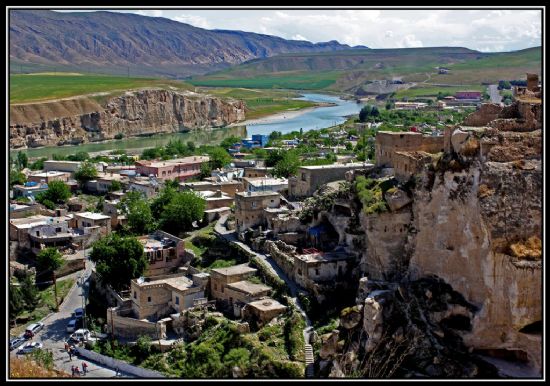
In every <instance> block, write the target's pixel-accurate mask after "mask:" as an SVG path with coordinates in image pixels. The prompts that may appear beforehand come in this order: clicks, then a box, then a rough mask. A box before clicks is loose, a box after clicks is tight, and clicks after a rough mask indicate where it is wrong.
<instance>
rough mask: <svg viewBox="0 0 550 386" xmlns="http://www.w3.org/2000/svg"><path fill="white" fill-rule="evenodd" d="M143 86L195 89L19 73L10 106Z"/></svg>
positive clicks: (171, 84) (159, 81)
mask: <svg viewBox="0 0 550 386" xmlns="http://www.w3.org/2000/svg"><path fill="white" fill-rule="evenodd" d="M143 87H159V88H168V87H174V88H176V89H179V90H183V89H192V87H191V86H189V85H188V84H186V83H184V82H180V81H175V80H167V79H153V78H127V77H121V76H107V75H77V74H74V73H72V74H62V73H58V74H49V73H42V74H17V75H10V103H24V102H35V101H44V100H49V99H57V98H68V97H73V96H77V95H85V94H91V93H103V92H106V93H114V92H119V91H126V90H129V89H134V88H143Z"/></svg>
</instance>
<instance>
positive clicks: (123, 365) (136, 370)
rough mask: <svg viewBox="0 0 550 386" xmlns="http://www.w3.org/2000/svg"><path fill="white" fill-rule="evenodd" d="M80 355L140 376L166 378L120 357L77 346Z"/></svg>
mask: <svg viewBox="0 0 550 386" xmlns="http://www.w3.org/2000/svg"><path fill="white" fill-rule="evenodd" d="M77 351H78V355H79V356H82V357H84V358H86V359H88V360H90V361H94V362H97V363H101V364H102V365H105V366H107V367H109V368H111V369H116V368H118V369H119V371H121V372H123V373H127V374H132V375H135V376H136V377H140V378H166V376H165V375H164V374H162V373H159V372H158V371H153V370H148V369H144V368H142V367H137V366H133V365H131V364H129V363H127V362H124V361H121V360H119V359H115V358H111V357H108V356H106V355H102V354H99V353H97V352H95V351H90V350H86V349H85V348H82V347H78V348H77Z"/></svg>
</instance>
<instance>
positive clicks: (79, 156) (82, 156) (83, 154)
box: [67, 151, 90, 162]
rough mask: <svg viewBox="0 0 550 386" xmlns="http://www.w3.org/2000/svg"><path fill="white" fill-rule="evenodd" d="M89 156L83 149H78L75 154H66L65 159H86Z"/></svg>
mask: <svg viewBox="0 0 550 386" xmlns="http://www.w3.org/2000/svg"><path fill="white" fill-rule="evenodd" d="M89 158H90V155H89V154H88V153H86V152H85V151H79V152H78V153H76V154H71V155H69V156H67V159H68V160H69V161H80V162H82V161H86V160H87V159H89Z"/></svg>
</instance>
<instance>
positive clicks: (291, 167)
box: [273, 151, 300, 178]
mask: <svg viewBox="0 0 550 386" xmlns="http://www.w3.org/2000/svg"><path fill="white" fill-rule="evenodd" d="M299 166H300V158H299V157H298V155H297V154H296V153H295V152H292V151H289V152H286V153H284V156H283V159H281V160H280V161H279V162H277V164H276V165H275V166H274V167H273V174H274V175H275V176H277V177H286V178H288V177H290V176H292V175H294V174H296V172H297V171H298V167H299Z"/></svg>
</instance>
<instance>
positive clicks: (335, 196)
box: [9, 69, 540, 377]
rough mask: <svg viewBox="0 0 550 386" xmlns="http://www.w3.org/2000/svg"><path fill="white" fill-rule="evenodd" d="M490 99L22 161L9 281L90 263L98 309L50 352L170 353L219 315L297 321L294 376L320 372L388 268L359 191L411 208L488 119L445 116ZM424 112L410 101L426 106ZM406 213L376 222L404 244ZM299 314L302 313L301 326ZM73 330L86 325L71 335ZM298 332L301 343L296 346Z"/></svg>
mask: <svg viewBox="0 0 550 386" xmlns="http://www.w3.org/2000/svg"><path fill="white" fill-rule="evenodd" d="M440 71H444V69H441V70H440ZM527 79H528V84H527V87H515V89H514V98H515V100H521V98H531V99H533V98H534V99H536V98H537V95H538V96H539V98H540V86H539V82H538V78H536V77H533V76H530V75H528V77H527ZM480 98H481V93H479V92H466V91H465V92H462V93H457V95H456V97H446V98H443V99H442V100H441V101H440V102H438V104H437V105H435V106H432V107H433V110H434V113H433V114H434V115H435V116H436V118H435V121H437V122H438V123H435V124H430V123H426V122H423V123H420V122H418V121H412V120H411V121H410V123H408V124H397V125H396V126H394V127H393V128H392V130H384V128H385V125H384V122H380V121H378V122H377V120H376V119H375V118H376V116H374V117H373V118H372V119H365V120H363V121H358V120H356V119H355V120H350V123H349V124H346V125H342V126H339V127H335V128H332V129H331V130H324V131H320V132H318V133H317V134H316V135H313V134H311V135H310V136H308V133H303V134H302V135H300V133H299V131H298V129H299V128H297V132H295V133H293V134H291V135H286V136H281V137H279V138H277V136H273V135H271V136H270V135H259V134H258V135H253V136H251V137H250V138H244V139H237V138H236V139H233V140H230V141H226V143H224V145H225V146H223V147H222V148H223V151H224V152H225V153H224V154H222V155H220V154H219V153H218V152H211V153H208V152H204V153H199V152H198V151H197V149H194V148H195V146H194V145H193V146H191V145H189V144H188V145H187V149H186V152H183V153H185V156H181V155H178V154H176V155H173V156H171V157H154V158H149V157H146V158H144V157H140V156H139V155H125V156H124V157H125V160H124V162H119V161H120V158H121V154H113V155H109V156H103V157H102V161H100V162H94V163H92V162H91V161H90V159H85V160H80V161H79V160H55V159H48V160H43V161H42V165H41V166H42V167H41V168H40V169H39V170H31V169H30V168H29V167H28V165H30V164H31V163H32V162H31V161H33V160H24V159H23V158H24V157H21V158H19V157H18V159H17V160H14V162H20V164H21V165H20V168H19V169H18V173H20V174H21V175H22V176H20V181H18V182H17V183H14V184H13V185H12V186H11V190H10V204H9V216H10V220H9V239H10V256H9V260H10V281H11V282H12V283H13V285H14V286H21V283H20V282H19V280H18V279H16V277H24V276H25V275H24V274H22V273H21V272H27V273H28V272H31V273H32V275H33V276H34V277H35V281H36V282H39V281H42V282H46V281H48V282H49V281H50V280H51V281H53V283H54V284H55V282H56V280H58V281H59V280H61V279H62V278H63V277H71V275H73V276H74V275H75V273H76V275H80V276H81V277H82V278H84V279H85V280H87V281H88V284H86V285H85V287H86V295H83V296H82V300H83V304H82V309H83V315H82V316H81V317H77V316H74V317H73V316H70V317H67V318H64V319H63V323H64V324H65V325H64V326H61V324H58V327H59V326H61V328H60V329H61V332H60V333H59V334H57V338H56V339H57V340H56V341H55V343H53V342H54V340H49V341H48V343H46V341H43V343H44V348H50V349H53V348H54V347H62V346H63V344H64V343H65V342H66V341H69V340H70V339H72V338H71V337H72V336H73V335H71V334H74V333H75V331H81V332H82V333H83V334H84V335H83V337H82V339H76V340H75V343H76V345H77V346H79V348H78V350H79V351H80V353H81V355H83V356H84V357H87V358H96V356H94V355H95V354H94V353H93V351H94V349H93V345H94V341H95V340H98V339H99V340H109V339H111V340H113V339H114V340H117V341H118V342H124V343H126V344H136V342H137V341H138V340H139V339H140V338H142V337H144V336H146V337H149V339H150V342H151V344H154V345H156V347H157V349H158V350H159V352H161V353H162V352H167V351H170V350H175V349H176V348H177V347H178V346H177V344H178V343H179V342H182V341H183V342H193V341H195V340H197V339H199V338H200V336H201V332H202V331H204V330H205V329H207V328H208V325H209V324H210V323H218V324H220V325H221V324H223V323H226V322H227V323H229V324H231V325H233V326H234V327H235V328H236V329H237V330H238V331H239V333H240V334H254V333H259V332H261V331H262V329H263V328H266V326H267V327H269V326H274V325H277V324H278V325H285V326H287V325H288V326H289V327H288V328H289V329H296V330H297V332H287V333H286V339H287V343H286V345H287V347H289V346H291V348H287V349H286V352H287V354H288V356H287V357H286V358H285V360H288V361H290V362H293V363H295V364H296V365H295V368H293V369H292V370H288V369H287V370H285V371H286V372H285V371H282V370H281V372H280V374H283V375H285V374H286V375H289V374H290V375H295V374H301V376H306V377H311V376H313V372H314V370H313V363H314V353H315V354H316V355H319V345H320V344H321V343H322V342H324V341H325V339H324V338H322V337H321V335H323V334H322V333H320V332H319V331H321V332H327V331H328V332H330V331H332V330H331V329H330V328H328V327H327V328H326V329H320V328H319V327H321V326H323V325H328V324H329V322H330V320H326V318H325V319H323V317H322V314H323V310H326V311H327V313H329V312H328V311H329V310H334V312H333V314H332V316H334V315H336V318H338V313H339V310H340V309H342V308H344V307H347V306H352V305H353V304H354V302H355V297H356V296H355V295H356V293H357V290H358V286H359V280H360V279H361V277H362V274H363V273H364V272H370V273H371V275H373V276H376V275H375V274H373V272H374V268H373V267H370V268H369V267H368V266H365V264H367V265H368V264H370V261H371V260H368V259H365V256H364V254H366V253H370V252H365V248H364V232H363V233H362V232H361V231H360V229H359V228H360V227H361V226H365V225H364V224H359V221H364V220H362V219H363V217H361V216H360V215H359V213H358V208H357V205H356V204H355V203H354V202H353V201H352V200H350V199H349V194H348V192H349V190H350V189H351V188H352V186H353V187H356V186H358V184H361V183H364V181H366V179H365V176H367V177H368V176H372V175H376V176H377V178H376V179H374V181H375V183H376V184H378V185H377V186H381V188H380V189H381V190H379V191H377V190H376V189H378V188H372V189H371V187H369V186H367V188H365V190H364V191H365V192H366V193H365V196H360V197H361V199H362V200H363V201H362V203H363V208H364V209H365V210H367V214H376V213H384V212H398V211H399V210H400V209H402V208H404V207H406V206H407V205H409V204H410V203H411V201H412V199H411V197H410V194H407V187H408V186H410V184H412V183H413V182H414V181H415V178H414V177H415V175H417V174H418V173H420V172H421V171H422V170H424V169H425V168H426V167H429V166H430V165H431V164H433V163H434V162H436V161H437V160H438V159H440V158H441V157H442V155H444V154H450V153H451V152H453V151H454V152H457V153H460V152H461V151H462V152H464V153H465V154H466V153H467V151H468V149H465V147H466V146H467V144H466V143H467V142H468V139H469V138H470V137H471V135H477V134H478V133H480V132H482V131H483V130H484V128H483V127H484V126H485V125H486V123H487V122H489V121H488V120H485V121H484V122H474V119H473V118H466V119H465V120H464V121H462V120H458V119H457V120H456V121H451V120H448V119H449V116H441V117H437V114H438V112H439V111H442V110H444V109H446V108H447V107H449V106H455V105H459V106H461V107H465V108H471V110H466V113H465V114H464V116H466V115H468V117H473V116H474V115H469V114H471V113H472V114H473V113H474V112H475V111H476V105H478V106H477V111H479V110H482V111H489V110H491V109H493V110H494V112H491V111H490V113H491V114H492V117H493V118H497V117H498V114H499V112H500V111H501V110H502V108H503V107H502V106H500V107H498V106H497V107H495V106H496V105H492V104H481V99H480ZM486 106H487V107H486ZM425 107H427V106H426V105H425V104H422V103H421V102H396V103H395V109H396V110H410V112H411V113H412V112H414V111H416V110H422V109H424V108H425ZM447 110H449V109H447ZM459 113H464V111H463V110H460V111H459ZM520 114H521V111H520ZM451 117H452V115H451ZM479 123H481V124H479ZM367 137H369V138H367ZM304 144H307V150H306V151H301V152H300V151H299V149H302V148H304V146H303V145H304ZM493 146H498V144H497V143H492V142H482V143H481V145H480V147H479V149H476V150H475V151H476V152H478V153H479V157H481V158H483V157H486V156H487V154H488V153H489V151H490V150H491V149H492V148H493ZM193 149H194V150H193ZM478 153H476V156H477V154H478ZM258 155H261V157H258ZM109 157H111V159H109ZM293 157H296V158H297V159H299V162H297V163H293V160H294V158H293ZM289 165H290V166H289ZM369 183H370V182H366V184H367V185H368V184H369ZM373 186H374V185H373ZM355 189H358V188H355ZM369 189H370V190H369ZM367 194H372V197H367V198H365V197H366V195H367ZM178 203H179V206H178ZM144 207H146V208H145V209H144ZM182 207H184V209H181V208H182ZM197 208H198V209H197ZM194 210H198V211H199V212H200V213H199V215H197V214H196V213H195V212H193V211H194ZM359 210H360V209H359ZM369 211H370V212H369ZM403 216H404V217H403V221H402V223H400V222H399V221H396V220H395V219H393V220H392V222H391V223H388V224H385V225H380V224H381V223H380V224H377V225H376V226H378V227H380V229H377V230H376V231H377V232H378V233H377V234H378V235H379V237H380V238H381V239H384V240H388V243H389V239H390V238H391V239H392V240H393V245H394V247H395V249H396V250H399V248H400V247H401V246H402V245H401V244H404V243H405V236H404V235H405V233H406V229H405V228H406V223H407V222H408V221H409V219H408V218H405V217H406V215H405V214H403ZM369 231H372V229H370V228H369ZM129 239H132V240H134V241H128V242H126V240H129ZM121 240H122V241H121ZM133 242H135V243H136V244H132V243H133ZM136 245H137V246H139V248H138V249H140V250H139V251H138V252H136V248H135V246H136ZM113 251H116V253H115V252H113ZM387 253H391V251H388V252H387ZM52 255H55V256H58V257H59V259H58V260H60V261H59V263H58V264H57V265H55V264H53V265H52V264H50V265H49V266H48V265H47V264H45V263H43V261H44V260H45V259H46V260H47V259H48V256H50V260H55V259H54V258H51V256H52ZM130 255H131V256H132V257H131V258H130V257H129V256H130ZM117 258H121V259H124V264H126V265H132V267H133V268H132V272H139V274H138V275H137V276H135V277H128V276H127V275H128V274H127V273H128V272H129V271H128V267H120V266H119V264H114V263H113V266H111V267H109V266H107V265H108V262H109V261H113V260H112V259H117ZM109 259H111V260H109ZM141 262H145V263H144V264H143V266H142V265H140V264H141ZM383 265H384V262H382V263H381V266H383ZM136 267H137V268H136ZM378 268H380V266H378ZM369 269H370V271H369ZM117 277H118V278H119V279H120V280H121V281H120V282H118V283H117V282H116V280H113V278H117ZM126 279H127V281H126ZM114 283H117V285H115V284H114ZM82 288H83V289H82V291H84V286H83V287H82ZM83 293H84V292H83ZM55 296H56V299H55V302H56V306H57V307H59V304H57V303H58V299H57V294H55ZM66 296H68V295H66ZM59 303H61V299H59ZM101 305H102V307H103V309H100V308H101ZM338 307H339V308H338ZM212 318H214V319H215V320H217V322H212V321H211V320H212ZM321 319H323V322H322V323H321V322H320V321H321ZM289 320H293V321H294V322H295V321H296V320H299V322H296V323H294V322H293V324H294V325H293V326H292V327H290V324H289V322H288V321H289ZM14 321H16V318H14ZM32 322H33V323H36V322H38V320H33V321H32ZM323 323H324V324H323ZM19 324H21V322H19ZM69 324H71V325H73V326H74V325H75V324H76V325H77V327H78V328H74V329H71V330H69V329H67V325H69ZM92 324H93V327H92ZM46 327H48V325H47V323H46ZM63 330H65V331H71V332H66V333H65V336H63ZM293 334H294V335H296V334H297V336H298V338H297V339H298V340H300V342H299V343H296V344H295V346H293V344H294V343H292V342H293V339H296V338H295V337H293ZM88 340H89V342H87V341H88ZM289 342H291V343H289ZM47 344H50V345H51V346H52V347H47ZM121 344H122V343H121ZM95 345H96V346H99V344H98V343H95ZM10 348H11V347H10ZM14 348H15V349H17V347H14ZM283 351H284V350H283ZM321 351H322V350H321ZM90 353H92V354H90ZM101 354H102V355H106V354H105V352H102V353H101ZM321 354H322V355H321V357H322V356H323V355H324V354H323V353H322V352H321ZM63 355H64V354H63ZM325 359H326V358H325ZM235 367H237V369H235ZM241 370H242V369H241ZM131 371H133V370H131V369H128V373H129V374H130V372H131ZM239 371H240V370H239V366H234V367H233V373H232V374H233V376H234V377H241V376H245V375H244V374H242V373H239ZM117 374H118V369H117Z"/></svg>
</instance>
